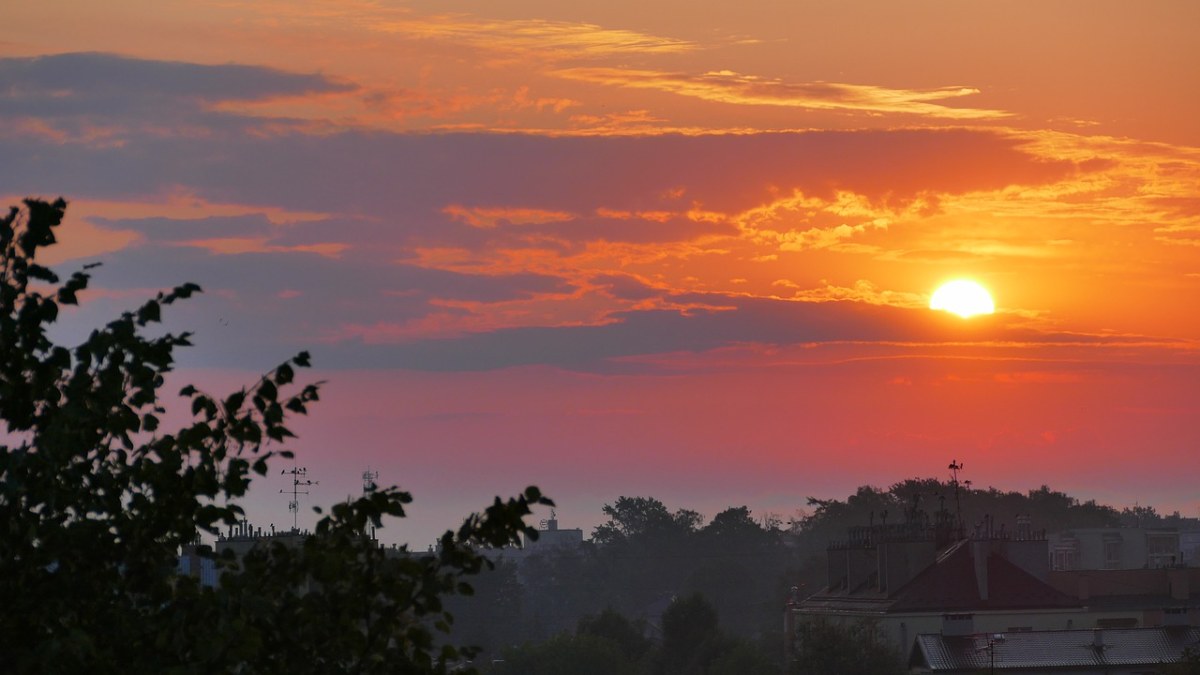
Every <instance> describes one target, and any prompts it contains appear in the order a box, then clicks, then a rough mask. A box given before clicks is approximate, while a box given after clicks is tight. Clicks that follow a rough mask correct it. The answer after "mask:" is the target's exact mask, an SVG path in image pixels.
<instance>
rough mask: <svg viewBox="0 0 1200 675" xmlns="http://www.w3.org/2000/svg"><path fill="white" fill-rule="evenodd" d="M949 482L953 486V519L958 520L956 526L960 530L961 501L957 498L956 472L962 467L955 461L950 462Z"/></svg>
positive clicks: (961, 522)
mask: <svg viewBox="0 0 1200 675" xmlns="http://www.w3.org/2000/svg"><path fill="white" fill-rule="evenodd" d="M947 468H948V469H950V482H951V483H952V484H954V517H955V519H957V520H958V526H959V527H960V528H961V527H962V524H963V521H962V500H961V499H960V498H959V496H958V472H959V471H960V470H962V468H963V465H962V464H959V463H958V460H957V459H952V460H950V466H949V467H947Z"/></svg>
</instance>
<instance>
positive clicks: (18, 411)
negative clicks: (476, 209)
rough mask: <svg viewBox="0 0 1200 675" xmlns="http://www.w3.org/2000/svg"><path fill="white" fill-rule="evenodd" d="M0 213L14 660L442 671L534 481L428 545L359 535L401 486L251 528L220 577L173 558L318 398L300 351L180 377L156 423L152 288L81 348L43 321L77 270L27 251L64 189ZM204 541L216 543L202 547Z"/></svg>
mask: <svg viewBox="0 0 1200 675" xmlns="http://www.w3.org/2000/svg"><path fill="white" fill-rule="evenodd" d="M24 204H25V206H24V209H20V208H16V207H14V208H12V209H11V210H10V211H9V213H8V214H7V215H6V216H4V217H3V218H0V255H2V256H3V257H2V260H0V420H3V423H4V429H3V431H4V436H0V441H2V442H3V445H0V607H2V608H3V611H0V654H2V655H3V660H4V665H3V667H4V669H6V670H9V669H10V670H12V671H15V672H84V671H87V672H94V673H109V672H120V673H142V672H178V673H189V672H244V673H256V672H283V671H294V672H299V673H306V672H321V673H332V672H362V673H369V672H416V673H421V672H445V671H446V670H447V668H449V667H450V665H451V664H453V663H455V662H456V661H457V660H458V659H460V658H461V657H462V656H463V655H464V654H469V653H470V650H458V649H455V648H453V647H443V648H438V647H436V646H435V633H436V632H437V631H446V630H448V629H449V624H450V622H451V620H452V617H451V616H450V615H449V614H448V613H447V612H446V611H445V609H444V607H443V598H444V597H445V596H447V595H449V594H453V593H470V592H471V587H470V585H469V584H467V583H466V581H465V577H466V576H468V575H471V574H474V573H476V572H478V571H480V570H481V569H483V568H484V567H486V566H488V565H489V564H490V563H488V562H487V561H486V560H485V559H483V558H482V557H481V556H480V555H479V554H478V553H477V552H476V549H477V548H479V547H483V546H502V545H506V544H510V543H516V542H517V541H518V537H519V535H520V534H521V533H522V532H524V533H526V534H529V535H531V536H536V531H535V530H534V529H533V528H532V527H530V526H528V525H526V523H525V522H524V517H525V516H526V515H528V514H529V513H530V507H531V506H532V505H534V504H550V501H549V500H547V499H545V498H544V497H543V496H542V495H541V493H540V492H539V491H538V490H537V489H536V488H532V487H531V488H529V489H527V490H526V491H525V492H524V494H522V495H520V496H518V497H516V498H512V499H508V500H501V499H500V498H498V497H497V498H496V500H495V501H494V503H493V504H492V505H491V506H490V507H488V508H487V509H486V510H485V511H483V512H482V513H478V514H472V515H470V516H469V517H468V518H467V519H466V520H465V522H464V523H463V524H462V526H461V527H460V528H458V530H457V531H454V532H450V531H448V532H446V534H445V535H443V536H442V538H441V540H440V546H439V549H438V551H437V553H436V554H434V555H429V556H389V555H386V553H385V551H383V550H382V549H381V548H380V547H379V546H378V545H377V544H376V543H375V542H374V541H373V540H371V539H369V538H368V537H366V536H364V534H363V533H364V532H366V531H367V529H368V527H377V528H378V527H382V526H383V523H384V520H385V519H386V518H388V517H399V516H403V515H404V506H405V505H406V504H408V503H409V502H410V501H411V497H410V496H409V495H408V493H406V492H403V491H401V490H399V489H398V488H396V487H390V488H385V489H378V490H376V491H374V492H371V493H369V494H367V495H366V496H364V497H362V498H361V499H358V500H355V501H352V502H347V503H343V504H338V505H336V506H334V507H333V508H332V509H331V510H330V513H329V515H327V516H325V517H323V518H322V519H321V520H320V522H319V523H318V524H317V526H316V531H315V533H314V534H313V535H311V536H309V537H307V538H306V540H305V541H304V542H303V545H302V546H300V547H298V548H287V547H284V546H282V545H274V546H263V547H260V548H258V549H256V550H255V551H253V552H252V553H251V554H250V555H248V556H246V558H245V559H244V560H243V561H242V562H241V567H240V569H237V568H232V567H228V566H229V565H230V564H231V562H232V561H231V560H228V559H224V560H222V563H223V564H224V565H226V566H227V567H228V568H229V569H230V571H231V572H233V573H231V574H226V575H225V576H224V577H223V580H222V584H221V586H220V588H218V589H212V588H205V587H201V586H200V585H199V584H198V583H197V582H196V581H194V580H193V579H190V578H188V577H181V576H179V575H177V574H176V573H175V565H176V556H177V553H178V551H179V549H180V547H181V546H182V545H184V544H187V543H190V542H192V541H194V540H195V539H196V537H197V535H198V534H199V533H202V532H207V533H210V534H212V533H215V532H216V531H217V530H218V528H220V527H221V526H222V525H224V524H232V523H234V522H236V521H237V520H238V519H239V518H240V517H241V515H242V510H241V509H240V508H239V507H238V505H237V501H238V499H239V498H241V497H243V496H244V495H245V494H246V492H247V490H248V488H249V486H250V483H251V481H252V479H253V476H254V475H255V474H257V475H265V474H266V472H267V469H268V463H269V461H271V460H272V459H274V458H276V457H288V456H290V453H289V452H287V451H285V450H283V449H282V447H281V445H280V444H281V443H282V442H283V441H285V440H286V439H288V438H290V437H292V432H291V431H290V430H289V429H288V427H287V426H286V424H287V422H288V419H289V418H290V417H291V416H293V415H302V414H306V413H307V410H308V406H309V405H310V404H311V403H312V402H314V401H316V400H317V399H318V391H319V387H318V385H317V384H307V385H298V384H296V382H295V376H296V370H297V369H299V368H304V367H307V366H308V365H309V357H308V355H307V354H305V353H301V354H299V355H298V356H296V357H295V358H293V359H291V360H289V361H288V362H286V363H283V364H281V365H279V366H278V367H276V368H275V369H274V370H271V371H270V372H268V373H267V374H266V375H264V376H262V377H261V378H259V379H258V380H257V381H256V382H254V383H253V384H252V385H251V386H249V387H246V388H243V389H241V390H239V391H236V392H233V393H231V394H229V395H228V396H225V397H220V398H218V397H214V396H210V395H208V394H205V393H203V392H201V391H199V390H198V389H196V388H195V387H191V386H188V387H185V388H184V389H183V390H182V391H181V392H180V395H181V396H182V397H183V398H185V399H187V402H188V405H189V406H190V410H191V414H192V421H191V422H190V423H189V424H186V425H185V426H183V427H181V428H179V429H176V430H173V431H170V432H167V431H165V430H163V429H162V428H160V424H161V422H160V420H161V419H162V418H163V416H164V414H165V413H166V407H165V406H166V402H165V401H164V400H163V395H162V393H161V391H160V390H161V388H162V387H163V385H164V381H165V376H166V374H167V373H168V372H169V371H170V370H171V369H172V366H173V364H174V350H175V349H176V348H177V347H185V346H188V345H189V344H190V340H191V336H190V335H188V334H187V333H181V334H172V333H166V334H161V335H158V336H156V337H152V336H150V335H148V333H149V329H150V327H151V324H155V323H158V322H159V320H160V317H161V314H162V312H163V310H164V308H167V307H168V306H170V305H172V304H173V303H175V302H177V301H180V300H184V299H186V298H188V297H189V296H191V295H192V294H194V293H197V292H199V291H200V288H199V286H196V285H195V284H184V285H181V286H179V287H177V288H175V289H173V290H171V291H169V292H165V293H159V294H158V295H157V296H156V297H155V298H154V299H152V300H149V301H147V302H146V303H144V304H143V305H141V306H140V307H139V308H138V309H136V310H134V311H129V312H125V313H124V314H122V315H121V316H119V317H118V318H116V319H115V320H113V321H112V322H110V323H108V324H107V325H105V326H103V327H100V328H97V329H96V330H94V331H92V332H91V334H90V335H89V336H88V338H87V339H86V340H84V341H83V343H82V344H79V345H77V346H75V347H73V348H68V347H65V346H62V345H58V344H55V343H54V342H53V341H52V340H51V339H50V337H49V334H48V329H49V327H50V326H51V325H52V324H54V323H55V321H56V320H57V318H58V314H59V308H60V306H62V305H72V304H76V303H77V302H78V296H79V294H80V293H81V292H82V291H83V290H84V289H86V288H87V285H88V280H89V274H88V272H87V271H86V270H87V268H85V269H84V270H80V271H78V272H75V273H74V274H72V275H71V276H70V277H69V278H68V279H67V280H66V281H65V282H61V283H60V279H59V277H58V276H57V275H56V274H55V273H54V272H53V271H51V270H50V269H49V268H47V267H44V266H42V265H39V264H38V263H37V262H36V258H37V256H38V254H39V253H40V252H41V251H42V250H43V249H45V248H46V247H48V246H52V245H54V244H55V240H56V237H55V229H56V228H57V227H58V226H59V225H60V224H61V222H62V220H63V216H64V213H65V209H66V203H65V202H64V201H63V200H61V199H59V200H57V201H55V202H53V203H48V202H45V201H39V200H33V199H30V200H26V201H25V203H24ZM208 555H212V554H211V553H208Z"/></svg>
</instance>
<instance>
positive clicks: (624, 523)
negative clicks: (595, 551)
mask: <svg viewBox="0 0 1200 675" xmlns="http://www.w3.org/2000/svg"><path fill="white" fill-rule="evenodd" d="M603 511H604V515H606V516H608V518H609V520H608V522H607V523H604V524H602V525H600V526H599V527H597V528H596V529H595V531H593V532H592V541H593V542H595V543H597V544H616V543H621V542H629V541H636V540H638V539H643V538H647V537H654V538H664V537H669V538H678V537H684V536H687V535H688V534H691V533H692V532H694V531H695V530H696V527H697V526H698V525H699V524H700V520H701V518H700V514H698V513H696V512H695V511H688V510H685V509H680V510H679V511H676V512H675V513H671V512H670V511H668V510H667V507H666V506H664V505H663V503H662V502H660V501H658V500H657V499H654V498H651V497H619V498H618V499H617V501H616V502H615V503H613V504H605V505H604V508H603Z"/></svg>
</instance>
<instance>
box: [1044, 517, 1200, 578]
mask: <svg viewBox="0 0 1200 675" xmlns="http://www.w3.org/2000/svg"><path fill="white" fill-rule="evenodd" d="M1048 540H1049V545H1050V569H1052V570H1055V571H1069V570H1130V569H1142V568H1156V567H1172V566H1175V565H1179V564H1182V563H1183V561H1184V555H1183V551H1182V548H1181V546H1180V536H1179V531H1178V530H1176V529H1174V528H1143V527H1103V528H1082V529H1073V530H1064V531H1062V532H1055V533H1053V534H1051V535H1050V536H1049V537H1048Z"/></svg>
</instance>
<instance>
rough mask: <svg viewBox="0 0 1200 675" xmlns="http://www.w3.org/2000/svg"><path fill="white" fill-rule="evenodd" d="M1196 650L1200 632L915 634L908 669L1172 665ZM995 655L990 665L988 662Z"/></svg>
mask: <svg viewBox="0 0 1200 675" xmlns="http://www.w3.org/2000/svg"><path fill="white" fill-rule="evenodd" d="M1198 646H1200V628H1196V627H1184V626H1180V627H1159V628H1121V629H1115V628H1114V629H1105V630H1047V631H1032V632H1019V633H1006V634H1002V635H1000V634H996V635H990V634H988V635H966V636H960V637H947V636H943V635H941V634H930V633H923V634H921V635H918V636H917V639H916V641H915V642H914V644H913V650H912V653H911V655H910V658H909V666H910V667H912V668H916V669H918V670H919V671H925V672H935V673H938V672H941V673H953V672H963V671H976V672H978V671H979V670H981V669H982V670H987V669H988V668H990V667H995V669H996V670H1016V669H1030V668H1040V669H1048V668H1054V669H1062V670H1064V671H1065V670H1077V669H1089V668H1104V667H1110V666H1141V665H1154V664H1160V663H1173V662H1175V661H1178V660H1179V657H1180V655H1181V654H1182V653H1183V650H1184V649H1186V648H1188V647H1192V648H1197V647H1198ZM993 657H994V659H995V660H994V661H993Z"/></svg>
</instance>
